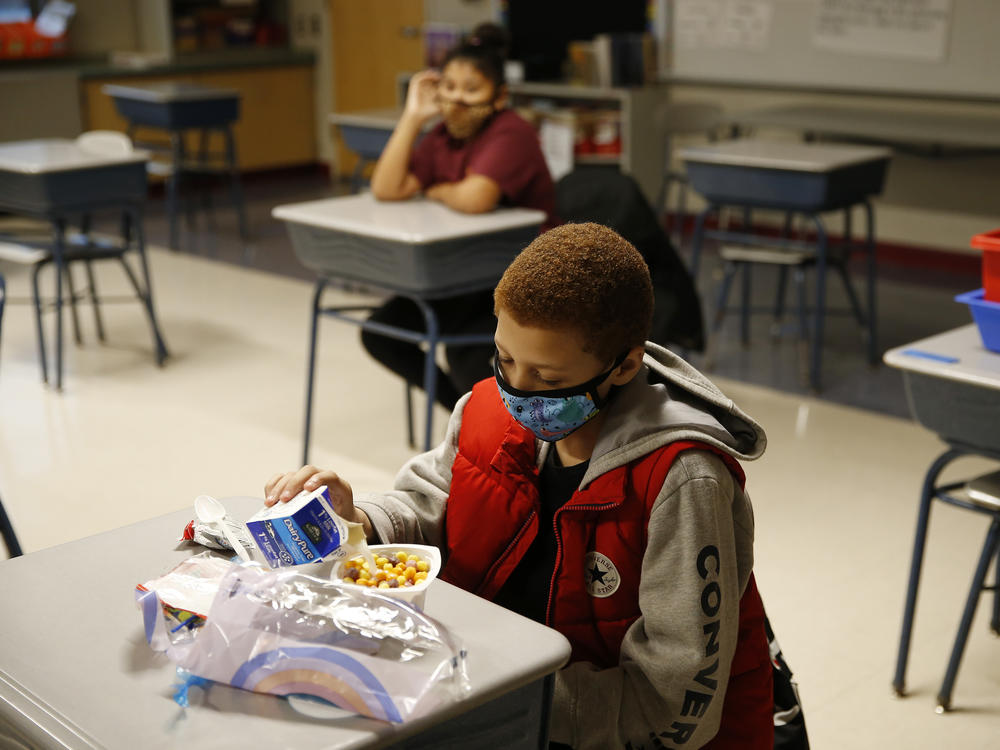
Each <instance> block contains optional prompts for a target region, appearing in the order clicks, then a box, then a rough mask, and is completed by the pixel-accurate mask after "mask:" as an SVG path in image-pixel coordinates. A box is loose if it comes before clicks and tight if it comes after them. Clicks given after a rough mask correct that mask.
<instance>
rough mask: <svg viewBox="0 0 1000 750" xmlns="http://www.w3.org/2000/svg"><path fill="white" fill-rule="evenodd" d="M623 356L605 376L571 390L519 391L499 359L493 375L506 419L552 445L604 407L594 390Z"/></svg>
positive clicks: (617, 361)
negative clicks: (507, 414) (502, 367)
mask: <svg viewBox="0 0 1000 750" xmlns="http://www.w3.org/2000/svg"><path fill="white" fill-rule="evenodd" d="M627 355H628V352H625V353H624V354H622V355H621V356H620V357H618V359H616V360H615V363H614V364H613V365H611V369H609V370H608V371H607V372H602V373H601V374H600V375H598V376H597V377H595V378H593V379H591V380H588V381H587V382H586V383H582V384H580V385H575V386H573V387H571V388H559V389H555V390H548V391H519V390H517V389H516V388H514V387H512V386H511V385H510V384H509V383H508V382H507V381H506V380H505V379H504V376H503V373H502V372H501V371H500V362H499V357H496V358H494V360H493V373H494V375H495V376H496V379H497V388H498V389H499V390H500V398H501V400H502V401H503V405H504V406H506V407H507V411H509V412H510V415H511V416H512V417H513V418H514V419H515V420H517V422H518V423H520V424H521V425H522V426H523V427H526V428H527V429H529V430H531V431H532V432H533V433H534V434H535V437H537V438H538V439H539V440H544V441H546V442H548V443H554V442H556V441H557V440H562V439H563V438H564V437H566V436H567V435H569V434H570V433H571V432H573V431H574V430H576V429H578V428H580V427H582V426H583V425H584V424H586V423H587V422H588V421H590V420H591V419H593V417H594V416H595V415H596V414H597V412H599V411H600V410H601V409H603V408H604V407H605V406H606V405H607V399H606V398H603V399H602V398H601V397H600V395H598V393H597V386H599V385H600V384H601V383H603V382H604V381H605V380H607V379H608V378H609V377H611V373H613V372H614V371H615V370H616V369H617V368H618V366H619V365H620V364H621V363H622V362H624V361H625V357H626V356H627Z"/></svg>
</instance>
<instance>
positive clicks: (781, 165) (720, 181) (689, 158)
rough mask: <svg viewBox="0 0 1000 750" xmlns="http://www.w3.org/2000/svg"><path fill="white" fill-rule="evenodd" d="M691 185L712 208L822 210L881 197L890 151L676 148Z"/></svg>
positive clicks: (759, 145)
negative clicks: (732, 206)
mask: <svg viewBox="0 0 1000 750" xmlns="http://www.w3.org/2000/svg"><path fill="white" fill-rule="evenodd" d="M680 154H681V158H682V159H683V160H684V163H685V165H686V168H687V175H688V179H689V180H690V182H691V186H692V187H693V188H694V189H695V190H697V191H698V192H699V193H701V195H702V196H704V197H705V198H706V199H707V200H708V201H710V202H712V203H715V204H729V205H733V204H735V205H743V206H753V207H760V208H775V209H780V210H794V211H824V210H831V209H837V208H844V207H846V206H850V205H853V204H855V203H859V202H860V201H862V200H863V199H864V198H866V197H868V196H871V195H877V194H878V193H880V192H882V186H883V184H884V182H885V173H886V169H887V167H888V164H889V158H890V156H891V154H892V152H891V151H889V150H888V149H885V148H874V147H871V146H850V145H845V144H835V143H796V142H785V141H770V140H763V139H754V138H745V139H739V140H733V141H724V142H722V143H717V144H712V145H707V146H691V147H687V148H684V149H681V152H680Z"/></svg>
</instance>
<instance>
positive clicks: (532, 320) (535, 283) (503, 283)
mask: <svg viewBox="0 0 1000 750" xmlns="http://www.w3.org/2000/svg"><path fill="white" fill-rule="evenodd" d="M493 300H494V312H499V311H500V310H504V311H505V312H506V313H507V314H508V315H510V316H511V317H512V318H513V319H514V320H515V321H517V323H518V324H520V325H522V326H532V327H538V328H557V329H571V330H574V331H577V332H578V333H579V334H580V336H581V339H582V343H583V349H584V351H587V352H590V353H592V354H594V355H596V356H597V357H598V358H600V359H611V358H613V357H616V356H618V355H619V354H621V353H622V352H623V351H625V350H627V349H631V348H632V347H635V346H642V345H643V344H644V343H645V341H646V337H647V336H648V335H649V328H650V325H651V324H652V318H653V284H652V282H651V281H650V277H649V268H648V267H647V266H646V262H645V261H644V260H643V259H642V255H640V254H639V251H638V250H636V249H635V247H633V246H632V243H630V242H628V241H627V240H626V239H625V238H624V237H622V236H621V235H620V234H618V233H617V232H615V231H614V230H612V229H609V228H608V227H606V226H603V225H601V224H593V223H587V224H563V225H561V226H558V227H556V228H554V229H550V230H549V231H547V232H545V233H543V234H541V235H539V236H538V237H537V238H535V240H534V241H533V242H532V243H531V244H530V245H528V246H527V247H526V248H525V249H524V250H522V251H521V252H520V254H518V256H517V257H516V258H515V259H514V261H513V262H512V263H511V264H510V266H508V267H507V270H506V272H504V275H503V278H502V279H500V283H499V284H497V287H496V291H495V292H494V293H493Z"/></svg>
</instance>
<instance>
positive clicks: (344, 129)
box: [329, 107, 440, 193]
mask: <svg viewBox="0 0 1000 750" xmlns="http://www.w3.org/2000/svg"><path fill="white" fill-rule="evenodd" d="M402 116H403V108H402V107H388V108H383V109H365V110H358V111H356V112H331V113H330V116H329V121H330V124H331V125H336V126H337V129H338V130H339V131H340V137H341V138H342V139H343V141H344V145H345V146H347V147H348V148H349V149H351V151H353V152H354V153H356V154H357V155H358V157H359V158H358V163H357V165H356V166H355V167H354V173H353V174H352V175H351V188H352V190H353V191H354V192H355V193H357V192H358V191H360V189H361V174H362V173H363V172H364V169H365V166H367V165H368V164H369V163H371V162H375V161H378V157H379V156H381V154H382V149H384V148H385V144H386V143H388V141H389V136H391V135H392V131H393V130H395V129H396V123H398V122H399V118H400V117H402ZM439 121H440V118H437V117H434V118H431V119H430V120H428V121H427V122H425V123H424V126H423V128H422V132H423V133H426V132H427V131H428V130H430V129H431V128H433V127H434V126H435V125H436V124H437V123H438V122H439Z"/></svg>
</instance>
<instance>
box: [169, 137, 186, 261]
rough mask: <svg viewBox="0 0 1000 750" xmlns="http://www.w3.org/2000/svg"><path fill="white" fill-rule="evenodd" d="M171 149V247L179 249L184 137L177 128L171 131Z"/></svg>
mask: <svg viewBox="0 0 1000 750" xmlns="http://www.w3.org/2000/svg"><path fill="white" fill-rule="evenodd" d="M170 149H171V154H172V155H171V159H172V161H173V169H172V170H171V171H170V178H169V179H168V180H167V222H168V223H169V226H170V240H169V242H170V247H171V249H173V250H177V249H178V233H177V197H178V196H177V194H178V191H179V190H180V181H181V173H182V172H183V169H184V137H183V133H180V132H178V131H176V130H171V131H170Z"/></svg>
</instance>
